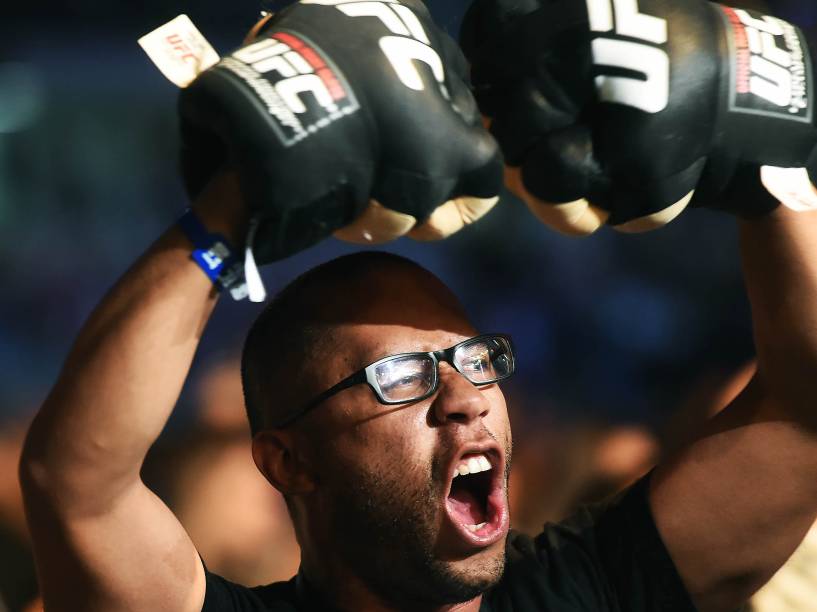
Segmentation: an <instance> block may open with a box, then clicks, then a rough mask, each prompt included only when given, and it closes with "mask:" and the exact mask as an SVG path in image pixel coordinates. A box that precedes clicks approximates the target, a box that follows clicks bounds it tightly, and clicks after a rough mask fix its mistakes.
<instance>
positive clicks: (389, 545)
mask: <svg viewBox="0 0 817 612" xmlns="http://www.w3.org/2000/svg"><path fill="white" fill-rule="evenodd" d="M439 467H440V466H438V465H432V466H431V469H430V471H429V473H427V474H425V473H420V472H422V470H420V469H418V468H414V469H413V470H411V471H412V473H410V474H407V473H406V471H405V470H402V471H399V470H398V471H394V470H391V471H390V470H389V468H385V467H384V468H383V469H382V470H381V471H378V470H375V471H367V472H365V473H362V474H357V475H356V477H355V482H354V484H350V485H347V486H344V487H339V490H337V491H336V492H335V496H334V497H335V500H336V502H337V503H336V504H335V506H334V511H333V513H332V514H333V516H332V518H331V523H332V528H333V531H332V532H333V533H334V534H336V540H335V541H336V543H337V546H338V547H339V548H340V549H341V552H342V555H343V558H345V559H348V561H349V563H350V565H351V566H352V569H353V570H354V571H355V573H356V574H357V575H358V576H360V577H361V578H362V579H363V580H364V582H365V583H366V584H367V585H368V586H369V587H370V588H371V589H372V590H373V591H374V592H376V593H377V595H378V596H379V597H380V598H381V599H383V600H384V601H386V602H389V603H393V604H395V605H396V607H397V609H421V608H423V607H426V606H429V607H433V606H435V605H443V604H452V603H460V602H465V601H470V600H472V599H474V598H475V597H477V596H478V595H480V594H481V593H484V592H485V591H487V590H488V589H490V588H491V587H493V586H495V585H496V584H497V583H498V582H499V580H500V579H501V578H502V573H503V571H504V568H505V554H504V547H503V548H501V549H500V550H498V551H497V553H496V554H494V555H492V556H490V557H489V558H486V559H485V560H484V561H482V562H480V563H479V564H478V565H476V566H472V567H468V568H466V569H455V568H454V567H453V566H452V564H451V563H450V562H448V561H444V560H442V559H439V558H437V556H436V554H435V552H434V544H435V542H436V541H437V538H438V529H439V526H440V524H441V523H442V517H441V516H440V514H441V513H442V512H444V509H443V508H441V507H440V500H441V499H442V497H443V493H444V492H443V491H441V490H440V483H439V481H438V480H435V479H434V478H433V476H432V474H438V473H441V472H440V471H439ZM391 474H395V476H391ZM422 482H425V483H426V485H425V486H423V487H417V488H412V487H411V486H410V483H422ZM506 482H507V479H506Z"/></svg>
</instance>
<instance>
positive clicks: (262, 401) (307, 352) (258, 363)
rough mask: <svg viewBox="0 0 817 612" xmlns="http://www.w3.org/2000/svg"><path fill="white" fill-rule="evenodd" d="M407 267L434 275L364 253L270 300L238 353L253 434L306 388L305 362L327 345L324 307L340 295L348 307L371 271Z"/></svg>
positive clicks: (305, 277)
mask: <svg viewBox="0 0 817 612" xmlns="http://www.w3.org/2000/svg"><path fill="white" fill-rule="evenodd" d="M406 271H409V272H413V273H414V274H417V273H420V274H422V275H423V276H424V277H431V278H433V275H431V273H429V272H428V271H427V270H425V269H424V268H422V267H421V266H419V265H418V264H416V263H414V262H413V261H411V260H409V259H406V258H404V257H400V256H398V255H393V254H391V253H384V252H379V251H365V252H361V253H355V254H352V255H346V256H343V257H340V258H338V259H334V260H332V261H329V262H327V263H324V264H322V265H320V266H318V267H316V268H313V269H312V270H309V271H308V272H306V273H304V274H302V275H301V276H299V277H298V278H296V279H295V280H294V281H292V282H291V283H290V284H289V285H287V286H286V287H285V288H284V289H283V290H282V291H280V292H279V293H278V294H277V295H276V296H275V298H273V300H272V301H271V302H270V303H269V305H268V306H267V307H266V308H265V309H264V311H263V312H262V313H261V315H260V316H259V317H258V319H256V321H255V323H254V324H253V326H252V327H251V328H250V332H249V334H248V336H247V340H246V342H245V343H244V351H243V353H242V356H241V379H242V384H243V387H244V403H245V406H246V409H247V418H248V419H249V422H250V430H251V432H252V433H253V435H255V434H256V433H257V432H259V431H263V430H264V429H268V428H270V427H273V426H274V423H275V421H276V418H275V417H280V416H282V415H285V414H287V413H288V412H290V411H292V410H294V409H296V408H297V406H292V405H291V404H290V403H291V402H292V401H293V400H295V401H297V400H298V399H299V398H300V397H301V396H302V395H303V393H304V391H307V390H309V384H310V369H309V366H310V364H312V363H314V362H315V357H316V356H317V355H318V354H319V353H320V352H321V351H323V350H325V349H326V348H328V345H329V344H330V343H331V326H332V324H333V322H334V321H336V319H333V318H332V317H331V316H327V312H328V310H330V309H331V308H332V307H333V306H337V302H338V301H340V300H341V298H347V301H346V303H345V305H346V308H349V307H350V305H349V303H348V301H349V297H350V296H351V300H352V302H353V303H352V304H351V307H352V308H353V307H354V300H355V296H358V295H361V296H362V295H365V293H364V288H363V286H364V285H366V284H367V283H368V282H369V281H370V279H371V278H372V277H373V276H374V275H376V274H382V273H392V272H403V273H405V272H406ZM361 299H363V298H361ZM362 306H363V305H362V304H361V307H362ZM273 357H274V358H273ZM313 391H314V390H313ZM274 401H278V403H279V405H275V404H274V403H273V402H274ZM288 404H290V405H288Z"/></svg>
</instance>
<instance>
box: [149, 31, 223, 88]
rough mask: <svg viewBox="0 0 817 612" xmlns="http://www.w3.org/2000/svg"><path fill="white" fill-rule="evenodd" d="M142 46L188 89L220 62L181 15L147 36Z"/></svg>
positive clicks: (180, 84)
mask: <svg viewBox="0 0 817 612" xmlns="http://www.w3.org/2000/svg"><path fill="white" fill-rule="evenodd" d="M139 45H140V46H141V47H142V49H144V50H145V53H147V54H148V57H150V59H151V60H153V63H154V64H156V66H157V67H158V68H159V70H161V71H162V74H163V75H165V76H166V77H167V78H168V80H170V81H171V82H172V83H174V84H175V85H177V86H178V87H187V86H188V85H190V83H192V82H193V81H195V80H196V77H197V76H199V75H200V74H201V73H202V72H204V71H205V70H207V69H208V68H211V67H213V66H215V65H216V64H217V63H218V62H219V60H220V59H221V58H220V57H219V55H218V53H216V51H215V49H213V47H212V46H211V45H210V43H209V42H207V39H206V38H204V36H203V35H202V33H201V32H199V31H198V29H197V28H196V26H194V25H193V22H192V21H190V18H189V17H188V16H187V15H179V16H178V17H176V18H175V19H173V20H172V21H169V22H167V23H166V24H164V25H163V26H161V27H159V28H157V29H155V30H153V32H151V33H150V34H145V35H144V36H143V37H142V38H140V39H139Z"/></svg>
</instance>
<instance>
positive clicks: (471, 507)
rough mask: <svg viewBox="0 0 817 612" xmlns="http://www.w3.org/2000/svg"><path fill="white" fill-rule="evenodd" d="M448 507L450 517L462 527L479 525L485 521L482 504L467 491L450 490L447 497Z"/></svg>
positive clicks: (460, 489)
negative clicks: (462, 525)
mask: <svg viewBox="0 0 817 612" xmlns="http://www.w3.org/2000/svg"><path fill="white" fill-rule="evenodd" d="M448 506H449V508H451V514H452V516H453V517H454V518H455V519H456V520H458V521H459V522H460V523H462V524H464V525H479V524H480V523H484V522H485V520H486V518H485V510H483V508H482V504H480V503H479V502H478V501H477V498H476V497H475V496H474V494H473V493H471V491H469V490H468V489H465V488H457V489H455V490H452V491H451V494H450V495H449V496H448Z"/></svg>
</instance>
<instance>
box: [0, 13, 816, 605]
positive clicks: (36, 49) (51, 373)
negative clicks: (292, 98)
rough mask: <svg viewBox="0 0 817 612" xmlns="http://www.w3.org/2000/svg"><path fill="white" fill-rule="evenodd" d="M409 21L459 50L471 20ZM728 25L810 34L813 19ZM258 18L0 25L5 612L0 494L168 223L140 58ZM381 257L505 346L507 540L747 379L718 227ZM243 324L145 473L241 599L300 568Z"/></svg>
mask: <svg viewBox="0 0 817 612" xmlns="http://www.w3.org/2000/svg"><path fill="white" fill-rule="evenodd" d="M284 4H285V3H284ZM427 4H428V5H429V7H430V8H431V10H432V12H433V13H434V14H435V17H436V18H437V21H438V23H439V24H441V25H442V26H443V27H444V28H445V29H447V30H448V31H449V32H450V33H451V34H452V35H454V36H456V32H457V30H458V27H459V22H460V20H461V17H462V14H463V12H464V10H465V8H466V7H467V5H468V0H429V1H428V2H427ZM736 4H739V5H742V6H753V7H757V8H761V9H766V10H768V11H770V12H773V13H774V14H777V15H779V16H782V17H786V18H788V19H790V20H792V21H795V22H797V23H799V24H800V25H801V26H803V27H804V28H805V29H813V28H814V27H815V25H817V4H815V3H812V2H802V1H798V0H770V1H769V2H768V3H762V2H748V1H745V2H739V3H736ZM264 8H266V9H269V8H275V7H274V6H273V7H270V6H263V5H261V4H260V3H259V1H258V0H237V1H234V2H230V3H223V2H216V1H214V0H196V1H192V0H179V1H178V2H176V3H173V2H166V1H159V0H143V1H142V2H139V3H111V2H102V1H100V0H64V1H63V2H61V3H52V4H49V5H47V6H45V5H37V4H27V3H25V4H23V3H17V4H7V6H6V7H5V9H4V11H3V13H4V15H3V19H2V21H1V22H0V260H1V261H4V262H5V264H3V265H1V266H0V278H2V279H3V285H4V286H6V287H7V289H8V291H7V293H5V294H4V296H3V298H2V300H0V366H1V367H0V372H2V385H0V612H7V611H8V612H13V611H17V610H25V609H31V610H33V609H36V608H29V607H28V606H31V605H32V602H34V601H35V598H36V581H35V578H34V574H33V568H32V563H31V558H30V555H29V553H28V550H27V536H26V533H25V524H24V520H23V516H22V508H21V504H20V497H19V492H18V489H17V484H16V461H17V455H18V453H19V447H20V444H21V440H22V436H23V433H24V431H25V426H26V423H27V421H28V420H29V419H30V418H31V416H32V414H33V412H34V411H35V410H36V409H37V406H38V405H39V404H40V403H41V402H42V400H43V398H44V396H45V394H46V393H47V392H48V389H49V386H50V385H51V383H52V382H53V381H54V380H55V378H56V376H57V372H58V370H59V367H60V364H61V361H62V360H63V358H64V357H65V355H66V353H67V351H68V349H69V346H70V343H71V341H72V339H73V337H74V336H75V334H76V333H77V331H78V329H79V327H80V325H81V324H82V322H83V320H84V318H85V317H86V316H87V315H88V314H89V312H90V310H91V308H92V307H93V306H94V304H95V303H96V302H97V301H98V300H99V299H100V298H101V296H102V294H103V293H104V292H105V291H106V289H107V288H108V287H109V286H110V285H111V284H112V283H113V282H114V281H115V279H116V278H117V277H118V276H119V275H120V274H121V273H122V272H123V270H124V269H125V268H126V267H127V266H128V265H129V263H130V262H131V261H133V260H134V258H135V257H137V256H138V255H139V254H140V253H141V252H142V251H143V250H144V249H145V248H146V246H147V245H148V244H149V243H150V242H151V241H152V240H153V239H154V238H156V237H157V236H158V235H159V233H160V232H161V231H162V230H163V229H164V228H166V227H167V226H168V225H170V224H171V223H173V222H174V220H175V219H176V218H177V217H178V216H179V215H180V214H181V212H182V211H183V210H184V208H185V202H186V199H185V195H184V192H183V189H182V186H181V181H180V179H179V177H178V174H177V171H176V167H177V160H176V147H177V134H176V118H175V100H176V95H177V92H176V90H175V88H174V87H173V86H172V85H171V84H170V83H168V82H167V81H166V80H165V79H164V78H163V77H162V76H161V74H160V73H159V72H158V70H156V69H155V68H154V67H153V65H152V64H151V63H150V61H149V60H148V59H147V57H146V56H145V55H144V54H143V52H142V51H141V49H140V48H139V47H138V45H137V43H136V40H137V38H139V37H140V36H141V35H143V34H145V33H147V32H148V31H150V30H152V29H154V28H156V27H158V26H159V25H161V24H163V23H165V22H166V21H168V20H170V19H171V18H173V17H175V16H176V15H177V14H179V13H183V12H184V13H187V14H188V15H189V16H190V17H191V18H192V19H193V21H194V23H196V25H197V26H198V27H199V29H200V30H201V31H202V32H203V33H204V35H205V36H206V37H207V38H209V40H210V41H211V43H212V44H213V45H214V46H215V47H216V49H217V50H218V51H219V52H221V53H227V52H229V51H231V50H232V49H233V48H235V47H236V46H237V45H238V44H239V43H240V41H241V39H242V38H243V36H244V34H245V32H246V31H247V30H248V29H249V28H250V27H251V25H252V24H253V23H254V22H255V20H256V18H257V17H258V13H259V10H261V9H264ZM352 250H353V249H352V248H351V247H349V246H345V245H343V244H341V243H339V242H336V241H333V240H330V241H327V242H325V243H323V244H321V245H319V246H317V247H315V248H313V249H311V250H309V251H307V252H306V253H303V254H301V255H299V256H297V257H294V258H292V259H290V260H287V261H285V262H281V263H278V264H276V265H273V266H270V267H269V268H268V269H266V270H265V273H264V276H265V280H266V283H267V287H268V288H269V289H270V290H272V291H274V290H275V288H279V287H282V286H283V285H284V284H285V283H286V282H288V281H289V280H291V279H292V278H294V277H295V276H296V275H297V274H299V273H300V272H302V271H304V270H306V269H308V268H310V267H312V266H314V265H315V264H317V263H319V262H322V261H325V260H327V259H329V258H333V257H335V256H338V255H341V254H344V253H347V252H351V251H352ZM387 250H391V251H394V252H397V253H400V254H402V255H406V256H408V257H411V258H413V259H415V260H417V261H418V262H420V263H421V264H423V265H425V266H427V267H428V268H430V269H431V270H432V271H433V272H435V273H436V274H438V275H439V276H440V277H441V278H442V279H443V280H444V281H445V282H446V283H448V284H449V285H450V286H451V287H452V288H453V289H454V290H455V291H456V293H458V294H459V295H460V296H461V298H462V299H463V301H464V303H465V304H466V306H467V308H468V310H469V312H470V314H471V315H472V318H473V319H474V320H475V321H476V323H477V325H478V327H480V328H482V329H484V330H490V331H504V332H508V333H510V334H511V335H512V336H513V337H514V339H515V343H516V347H517V352H518V357H519V374H518V376H517V377H516V378H515V379H514V380H512V381H511V382H510V383H509V384H508V385H507V387H506V389H507V393H508V395H509V398H510V405H511V409H512V411H513V422H514V429H515V431H516V442H517V454H516V466H517V467H516V469H515V473H514V477H513V485H512V494H513V498H514V499H513V503H514V517H515V518H514V521H515V525H516V527H517V528H520V529H523V530H527V531H535V530H537V529H540V528H541V525H542V524H543V522H544V521H546V520H552V519H557V518H559V517H561V516H564V515H565V514H566V513H568V512H569V511H570V510H571V509H572V508H574V507H575V505H576V504H577V503H579V502H582V501H586V500H592V499H598V498H600V497H603V496H604V495H606V494H608V493H609V492H611V491H615V490H616V489H617V488H619V487H620V486H622V485H623V484H625V483H627V482H629V481H631V480H632V479H633V478H635V477H637V476H638V475H640V474H642V473H643V472H644V471H645V470H646V469H648V468H649V466H650V465H652V463H653V462H654V461H655V459H656V457H658V456H659V454H660V453H661V451H662V449H664V448H666V447H667V445H671V444H673V443H677V441H678V440H680V439H681V438H682V437H683V436H684V435H686V432H688V431H689V430H690V429H693V428H694V425H695V423H698V422H700V420H701V419H703V418H705V416H706V415H707V414H708V413H710V412H711V411H712V410H715V409H717V408H718V407H719V406H721V405H722V404H723V403H724V401H725V399H726V398H728V397H729V395H730V393H733V391H734V390H735V389H739V387H740V381H744V380H745V379H746V377H747V375H748V372H750V368H751V365H747V364H750V361H751V357H752V343H751V336H750V331H751V328H750V320H749V309H748V303H747V301H746V298H745V297H744V294H743V289H742V282H741V279H740V269H739V262H738V257H737V240H736V228H735V223H734V221H733V220H732V219H730V218H729V217H727V216H724V215H719V214H716V213H711V212H706V211H691V212H689V213H687V214H685V215H684V216H683V217H682V218H681V219H680V220H678V221H676V222H675V223H673V224H672V225H671V226H670V227H668V228H666V229H664V230H661V231H658V232H655V233H652V234H649V235H645V236H621V235H617V234H615V233H613V232H612V231H603V232H601V233H600V234H599V235H597V236H594V237H592V238H589V239H583V240H574V239H568V238H563V237H560V236H558V235H556V234H554V233H552V232H550V231H548V230H547V229H545V228H544V227H543V226H540V225H539V224H538V223H537V222H536V221H535V220H534V218H533V216H531V215H530V214H529V213H528V212H527V210H526V209H525V207H524V205H523V204H521V203H520V202H519V201H517V200H515V199H514V198H513V197H511V196H508V195H506V196H505V197H504V198H503V202H502V203H501V205H500V206H499V207H498V208H497V209H496V210H495V211H494V212H493V213H491V215H490V216H489V217H488V218H487V219H486V220H484V221H483V222H481V223H479V224H477V225H476V226H474V227H472V228H470V229H468V230H466V231H464V232H462V233H461V234H460V235H458V236H456V237H454V238H453V239H450V240H448V241H446V242H444V243H440V244H433V245H425V244H423V245H420V244H416V243H412V242H409V241H403V242H399V243H397V244H395V245H392V246H390V247H388V249H387ZM259 311H260V309H259V307H258V306H256V305H252V304H249V303H246V302H245V303H240V304H236V303H232V302H230V301H228V300H224V301H223V303H222V304H221V305H220V306H219V308H218V310H217V312H216V314H215V317H214V318H213V320H212V322H211V323H210V327H209V329H208V332H207V334H206V335H205V340H204V343H203V345H202V348H201V351H200V353H199V355H198V358H197V360H196V364H195V366H194V369H193V373H192V375H191V377H190V379H189V381H188V384H187V386H186V388H185V391H184V393H183V396H182V398H181V401H180V404H179V408H178V410H177V411H176V413H175V415H174V417H173V419H172V420H171V422H170V424H169V426H168V428H167V431H166V432H165V434H164V435H163V438H162V439H161V440H160V442H159V444H158V445H157V448H156V449H155V451H154V452H153V454H152V456H151V458H150V460H149V461H148V463H147V465H146V467H145V478H146V480H147V481H148V482H150V483H151V485H152V486H153V487H154V488H155V489H156V490H157V492H159V494H160V495H162V496H163V497H164V498H165V499H166V500H167V501H168V503H169V504H170V505H171V507H173V509H174V510H175V511H176V512H177V514H178V515H179V516H180V518H181V519H182V522H183V523H184V524H185V526H186V527H187V528H188V530H189V531H190V533H191V535H192V536H193V539H194V541H196V543H197V545H198V546H199V549H200V551H201V552H202V555H203V557H204V558H205V560H206V561H207V563H208V566H209V567H210V568H211V569H213V570H214V571H217V572H219V573H222V574H224V575H225V576H227V577H228V578H232V579H234V580H238V581H241V582H245V583H249V584H257V583H262V582H270V581H273V580H277V579H283V578H288V577H289V576H291V575H292V573H293V572H294V571H295V569H296V568H297V564H298V551H297V546H296V545H295V543H294V542H293V539H292V533H291V529H290V527H289V523H288V520H287V518H286V513H285V509H284V507H283V504H282V503H281V501H280V499H279V498H278V497H277V495H276V494H275V493H274V492H273V491H272V490H271V489H270V488H269V487H268V486H267V485H266V484H265V482H264V481H263V480H262V479H261V477H260V475H258V474H257V473H256V472H255V470H254V466H253V465H252V461H251V459H250V456H249V452H248V451H247V447H248V435H247V429H246V425H245V423H244V417H243V405H242V398H241V390H240V383H239V380H238V367H237V358H238V357H237V356H238V354H239V352H240V349H241V343H242V340H243V338H244V335H245V333H246V331H247V329H248V327H249V325H250V323H251V322H252V320H253V319H254V317H255V316H256V315H257V314H258V313H259ZM747 368H749V369H747ZM812 601H814V600H812ZM4 606H5V607H4ZM35 606H36V604H35ZM778 609H782V608H778ZM789 609H798V608H789ZM802 609H817V607H815V608H802Z"/></svg>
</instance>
